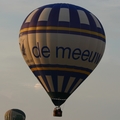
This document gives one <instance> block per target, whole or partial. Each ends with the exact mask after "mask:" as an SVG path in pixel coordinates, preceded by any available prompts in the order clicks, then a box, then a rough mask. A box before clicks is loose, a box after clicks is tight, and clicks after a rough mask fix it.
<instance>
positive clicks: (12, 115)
mask: <svg viewBox="0 0 120 120" xmlns="http://www.w3.org/2000/svg"><path fill="white" fill-rule="evenodd" d="M4 117H5V120H25V118H26V115H25V113H24V112H23V111H21V110H19V109H11V110H8V111H7V112H6V113H5V116H4Z"/></svg>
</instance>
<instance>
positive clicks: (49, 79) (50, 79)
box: [46, 75, 55, 92]
mask: <svg viewBox="0 0 120 120" xmlns="http://www.w3.org/2000/svg"><path fill="white" fill-rule="evenodd" d="M46 79H47V81H48V84H49V86H50V89H51V92H54V91H55V90H54V86H53V80H52V77H51V76H48V75H46Z"/></svg>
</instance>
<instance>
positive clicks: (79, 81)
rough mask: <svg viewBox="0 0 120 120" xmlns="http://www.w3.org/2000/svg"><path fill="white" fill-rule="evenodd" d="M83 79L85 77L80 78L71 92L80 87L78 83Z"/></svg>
mask: <svg viewBox="0 0 120 120" xmlns="http://www.w3.org/2000/svg"><path fill="white" fill-rule="evenodd" d="M82 81H83V79H79V80H78V82H77V83H76V85H75V86H74V88H73V89H72V90H71V92H70V94H71V93H72V92H73V91H74V90H75V89H76V88H77V87H78V85H79V84H80V83H81V82H82Z"/></svg>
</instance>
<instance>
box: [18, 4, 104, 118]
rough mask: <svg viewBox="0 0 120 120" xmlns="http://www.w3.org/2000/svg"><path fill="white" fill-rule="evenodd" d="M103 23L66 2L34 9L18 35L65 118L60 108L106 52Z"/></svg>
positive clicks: (31, 65)
mask: <svg viewBox="0 0 120 120" xmlns="http://www.w3.org/2000/svg"><path fill="white" fill-rule="evenodd" d="M105 43H106V40H105V33H104V30H103V27H102V25H101V23H100V21H99V20H98V19H97V17H96V16H95V15H93V14H92V13H91V12H89V11H88V10H86V9H84V8H82V7H79V6H76V5H72V4H65V3H58V4H49V5H45V6H42V7H39V8H37V9H35V10H33V11H32V12H31V13H30V14H29V15H28V16H27V17H26V19H25V20H24V22H23V24H22V26H21V29H20V34H19V45H20V49H21V52H22V55H23V57H24V59H25V61H26V63H27V65H28V66H29V68H30V69H31V71H32V72H33V74H34V75H35V76H36V77H37V79H38V80H39V82H40V83H41V84H42V86H43V87H44V89H45V90H46V92H47V93H48V95H49V96H50V98H51V100H52V102H53V103H54V105H55V106H56V109H55V110H54V116H62V111H61V109H60V106H61V105H62V104H63V103H64V102H65V101H66V100H67V98H68V97H69V96H70V95H71V94H72V93H73V92H74V91H75V90H76V88H78V86H79V85H80V84H81V83H82V82H83V81H84V80H85V79H86V78H87V77H88V76H89V75H90V74H91V73H92V71H93V70H94V69H95V67H96V66H97V65H98V63H99V62H100V60H101V58H102V56H103V53H104V49H105Z"/></svg>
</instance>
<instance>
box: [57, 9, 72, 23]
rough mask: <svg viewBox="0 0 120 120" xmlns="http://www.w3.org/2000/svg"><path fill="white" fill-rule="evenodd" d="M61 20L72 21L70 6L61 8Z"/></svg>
mask: <svg viewBox="0 0 120 120" xmlns="http://www.w3.org/2000/svg"><path fill="white" fill-rule="evenodd" d="M59 21H66V22H69V21H70V16H69V9H68V8H61V9H60V13H59Z"/></svg>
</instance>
